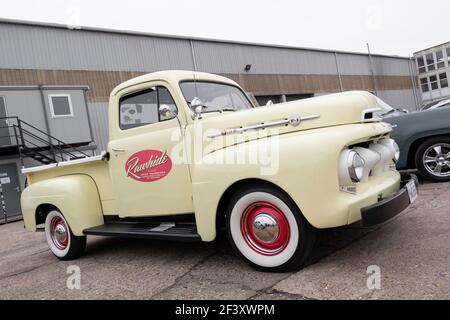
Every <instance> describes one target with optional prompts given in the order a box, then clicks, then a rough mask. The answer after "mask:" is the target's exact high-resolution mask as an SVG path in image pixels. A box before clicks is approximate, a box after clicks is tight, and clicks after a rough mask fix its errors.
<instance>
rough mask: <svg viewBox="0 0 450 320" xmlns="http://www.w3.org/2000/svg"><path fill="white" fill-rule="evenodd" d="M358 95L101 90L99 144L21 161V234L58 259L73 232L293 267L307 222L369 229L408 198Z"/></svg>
mask: <svg viewBox="0 0 450 320" xmlns="http://www.w3.org/2000/svg"><path fill="white" fill-rule="evenodd" d="M378 101H379V100H377V99H376V98H375V97H374V96H373V95H372V94H370V93H368V92H360V91H355V92H345V93H339V94H331V95H327V96H322V97H317V98H311V99H306V100H301V101H293V102H288V103H281V104H277V105H272V106H264V107H255V106H254V105H253V103H252V101H251V100H250V99H249V98H248V96H247V95H246V94H245V93H244V91H243V90H242V89H241V88H240V87H239V86H238V85H237V84H236V83H235V82H233V81H231V80H229V79H227V78H224V77H221V76H217V75H212V74H207V73H200V72H191V71H163V72H156V73H151V74H147V75H144V76H141V77H137V78H135V79H132V80H129V81H127V82H125V83H122V84H120V85H119V86H118V87H116V88H115V89H114V90H113V91H112V93H111V96H110V103H109V130H110V142H109V145H108V150H107V151H105V152H103V153H102V154H101V155H100V156H96V157H91V158H84V159H77V160H70V161H65V162H60V163H56V164H50V165H45V166H40V167H32V168H24V169H23V173H25V174H26V175H27V177H28V181H29V186H28V187H27V188H26V189H25V190H24V192H23V193H22V198H21V203H22V209H23V216H24V220H25V225H26V228H27V229H28V230H31V231H36V230H37V229H42V226H40V225H43V227H44V230H45V235H46V238H47V241H48V245H49V246H50V249H51V251H52V252H53V253H54V254H55V255H56V256H57V257H58V258H60V259H63V260H68V259H74V258H77V257H78V256H80V255H81V254H82V253H83V252H84V250H85V247H86V236H87V235H96V236H117V237H137V238H151V239H164V240H180V241H213V240H214V239H215V238H216V232H217V230H218V229H219V228H223V227H225V228H226V229H227V233H228V236H229V239H230V242H231V244H232V245H233V247H234V248H235V249H236V250H237V252H239V254H240V255H241V256H242V257H243V258H244V259H245V260H246V261H247V262H248V263H249V264H251V265H253V266H254V267H257V268H259V269H263V270H268V271H280V270H288V269H295V268H301V267H302V266H303V265H304V264H305V262H306V261H307V257H308V255H309V253H310V252H311V250H312V248H313V244H314V241H315V231H316V230H317V229H323V228H331V227H337V226H343V225H348V224H353V223H360V224H362V225H363V226H372V225H375V224H379V223H381V222H383V221H386V220H387V219H390V218H392V217H393V216H395V215H396V214H398V213H399V212H401V211H403V210H404V209H405V208H406V207H408V206H409V204H410V203H411V202H412V201H414V199H415V198H416V196H417V191H416V182H415V179H414V177H413V176H401V175H400V174H399V173H398V172H397V171H396V170H395V162H396V160H397V159H398V157H399V153H398V147H397V145H396V143H395V142H394V141H393V140H392V139H390V138H389V133H390V132H391V130H392V128H391V126H390V125H389V124H387V123H384V122H381V120H380V119H379V117H378V114H377V112H378V111H379V107H378V103H379V102H378Z"/></svg>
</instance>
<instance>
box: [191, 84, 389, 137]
mask: <svg viewBox="0 0 450 320" xmlns="http://www.w3.org/2000/svg"><path fill="white" fill-rule="evenodd" d="M377 110H378V102H377V100H376V98H375V96H374V95H372V94H371V93H369V92H366V91H348V92H344V93H337V94H330V95H325V96H321V97H315V98H309V99H303V100H297V101H292V102H286V103H280V104H276V105H272V106H264V107H258V108H253V109H248V110H242V111H237V112H224V113H222V114H220V113H211V114H208V113H204V114H202V117H203V118H202V119H201V120H196V122H197V121H199V122H201V125H202V127H203V128H202V129H203V130H204V131H203V132H205V131H206V136H209V137H212V138H213V137H218V136H224V135H228V134H233V133H242V130H243V129H244V130H245V129H250V130H248V132H250V131H253V132H254V131H258V130H262V129H264V128H265V127H266V126H267V127H276V129H278V130H277V133H279V134H282V133H288V132H294V131H300V130H309V129H315V128H323V127H330V126H339V125H346V124H354V123H362V122H374V121H381V120H380V119H379V118H378V117H377V115H376V113H375V112H376V111H377ZM293 118H297V119H300V123H299V124H298V123H296V124H295V125H289V124H285V123H283V121H286V120H289V119H293ZM306 120H308V121H306ZM276 124H278V125H276ZM239 130H241V131H239Z"/></svg>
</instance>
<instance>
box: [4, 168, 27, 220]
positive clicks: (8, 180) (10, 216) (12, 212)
mask: <svg viewBox="0 0 450 320" xmlns="http://www.w3.org/2000/svg"><path fill="white" fill-rule="evenodd" d="M20 191H21V190H20V182H19V175H18V174H17V165H16V164H15V163H9V164H1V165H0V222H6V221H7V220H15V219H16V218H18V217H20V216H21V214H22V213H21V208H20Z"/></svg>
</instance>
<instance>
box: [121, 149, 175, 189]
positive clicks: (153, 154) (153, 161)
mask: <svg viewBox="0 0 450 320" xmlns="http://www.w3.org/2000/svg"><path fill="white" fill-rule="evenodd" d="M171 169H172V160H170V157H169V156H168V155H167V153H166V151H164V152H161V151H159V150H142V151H139V152H136V153H135V154H133V155H132V156H131V157H129V158H128V160H127V162H126V163H125V171H126V173H127V176H128V177H130V178H132V179H134V180H137V181H141V182H152V181H156V180H159V179H162V178H164V177H165V176H167V175H168V174H169V172H170V170H171Z"/></svg>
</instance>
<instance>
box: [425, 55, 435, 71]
mask: <svg viewBox="0 0 450 320" xmlns="http://www.w3.org/2000/svg"><path fill="white" fill-rule="evenodd" d="M425 60H426V62H427V69H428V71H433V70H435V69H436V66H435V64H434V55H433V54H432V53H430V54H427V55H426V56H425Z"/></svg>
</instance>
